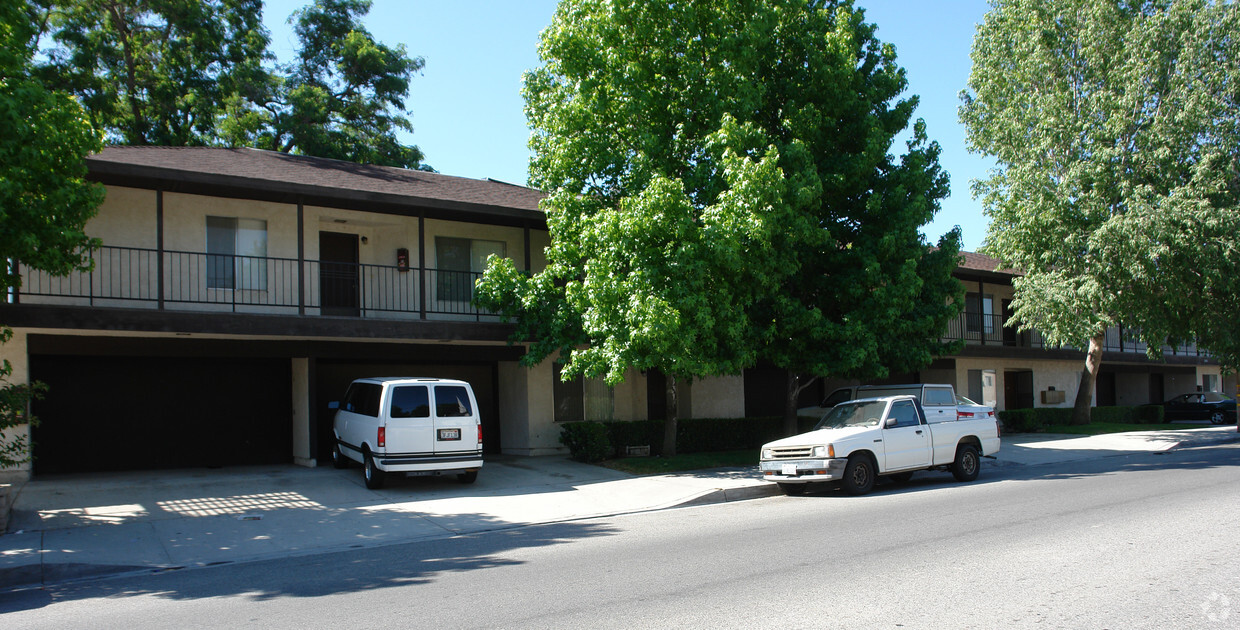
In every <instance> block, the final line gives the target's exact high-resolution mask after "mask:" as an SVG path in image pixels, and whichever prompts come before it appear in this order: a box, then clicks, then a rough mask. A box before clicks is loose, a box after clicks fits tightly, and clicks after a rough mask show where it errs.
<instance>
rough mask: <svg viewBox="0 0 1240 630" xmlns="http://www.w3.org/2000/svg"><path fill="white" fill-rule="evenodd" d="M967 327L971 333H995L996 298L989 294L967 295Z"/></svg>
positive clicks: (965, 309)
mask: <svg viewBox="0 0 1240 630" xmlns="http://www.w3.org/2000/svg"><path fill="white" fill-rule="evenodd" d="M964 314H965V325H966V329H967V330H968V331H969V332H985V333H986V334H990V333H993V332H994V331H995V297H994V296H993V295H990V294H989V293H988V294H986V295H982V294H980V293H966V294H965V296H964Z"/></svg>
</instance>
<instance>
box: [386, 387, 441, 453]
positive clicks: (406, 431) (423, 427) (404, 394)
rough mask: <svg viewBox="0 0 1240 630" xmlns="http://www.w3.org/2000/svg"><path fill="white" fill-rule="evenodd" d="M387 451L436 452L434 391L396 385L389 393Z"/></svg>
mask: <svg viewBox="0 0 1240 630" xmlns="http://www.w3.org/2000/svg"><path fill="white" fill-rule="evenodd" d="M388 401H389V402H388V417H387V452H388V453H390V454H402V455H403V454H429V453H433V452H434V450H435V439H434V435H435V427H434V420H433V419H432V418H431V402H430V391H429V388H428V387H427V386H426V385H394V386H392V387H391V388H390V389H389V391H388Z"/></svg>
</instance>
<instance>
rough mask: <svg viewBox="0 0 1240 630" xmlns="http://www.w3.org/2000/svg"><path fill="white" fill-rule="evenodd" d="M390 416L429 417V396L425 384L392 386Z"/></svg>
mask: <svg viewBox="0 0 1240 630" xmlns="http://www.w3.org/2000/svg"><path fill="white" fill-rule="evenodd" d="M391 417H393V418H429V417H431V398H430V396H429V395H428V394H427V393H426V386H425V385H413V386H405V387H395V388H393V389H392V409H391Z"/></svg>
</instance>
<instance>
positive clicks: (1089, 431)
mask: <svg viewBox="0 0 1240 630" xmlns="http://www.w3.org/2000/svg"><path fill="white" fill-rule="evenodd" d="M1201 426H1206V425H1201ZM1201 426H1197V425H1189V424H1132V423H1126V422H1091V423H1089V424H1080V425H1077V424H1052V425H1048V426H1047V427H1046V431H1045V432H1046V433H1064V434H1067V435H1103V434H1106V433H1127V432H1129V431H1170V430H1175V429H1199V428H1201Z"/></svg>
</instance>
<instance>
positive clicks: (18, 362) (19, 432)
mask: <svg viewBox="0 0 1240 630" xmlns="http://www.w3.org/2000/svg"><path fill="white" fill-rule="evenodd" d="M5 360H7V361H8V362H9V365H10V366H11V367H12V369H13V371H12V372H11V373H10V374H9V376H8V378H7V379H5V380H7V381H8V383H9V384H12V385H17V384H23V383H28V382H30V362H29V359H27V354H26V332H25V331H22V330H20V329H17V330H14V331H13V337H12V338H10V339H9V341H8V343H5V344H3V345H0V361H5ZM22 436H24V437H25V438H26V440H27V442H26V443H27V444H29V443H30V425H28V424H23V425H19V426H16V427H13V428H12V429H9V430H8V431H4V432H3V433H0V440H3V441H5V442H8V441H9V440H10V439H12V438H20V437H22ZM29 478H30V462H26V463H24V464H18V465H17V466H15V467H12V468H0V483H12V482H15V481H25V480H27V479H29Z"/></svg>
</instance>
